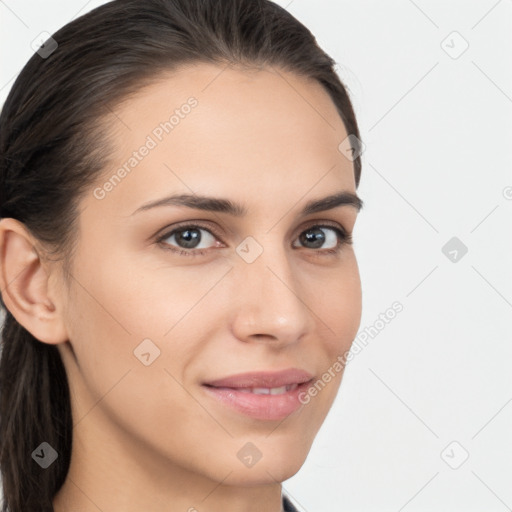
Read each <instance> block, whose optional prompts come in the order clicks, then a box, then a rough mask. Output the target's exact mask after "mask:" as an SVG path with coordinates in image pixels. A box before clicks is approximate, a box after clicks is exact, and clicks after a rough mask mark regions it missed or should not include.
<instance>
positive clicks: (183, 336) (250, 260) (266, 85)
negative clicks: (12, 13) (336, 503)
mask: <svg viewBox="0 0 512 512" xmlns="http://www.w3.org/2000/svg"><path fill="white" fill-rule="evenodd" d="M333 65H334V61H333V59H331V58H330V57H329V56H328V55H326V54H325V53H324V52H323V51H322V50H321V49H320V48H319V47H318V46H317V44H316V41H315V39H314V37H313V36H312V35H311V33H310V32H309V31H308V30H307V29H306V28H305V27H304V26H303V25H302V24H301V23H299V22H298V21H297V20H296V19H294V18H293V17H292V16H291V15H290V14H289V13H288V12H287V11H285V10H284V9H282V8H280V7H279V6H277V5H276V4H273V3H271V2H269V1H267V0H258V1H255V0H222V2H219V1H217V0H150V1H144V2H142V1H138V0H123V1H120V0H117V1H113V2H110V3H107V4H105V5H102V6H101V7H98V8H97V9H95V10H93V11H91V12H89V13H88V14H86V15H84V16H82V17H80V18H78V19H76V20H74V21H73V22H71V23H69V24H68V25H66V26H65V27H63V28H62V29H60V30H59V31H57V32H56V33H55V34H53V36H52V38H50V39H49V40H48V41H46V43H45V45H44V46H43V47H42V48H41V49H40V50H39V51H38V52H37V53H35V54H34V55H33V57H32V58H31V59H30V60H29V62H28V63H27V64H26V66H25V67H24V69H23V70H22V72H21V73H20V75H19V76H18V78H17V80H16V82H15V84H14V85H13V87H12V90H11V91H10V93H9V96H8V98H7V100H6V102H5V105H4V107H3V110H2V113H1V117H0V155H1V159H0V180H1V183H0V185H1V198H0V217H1V221H0V255H1V256H0V285H1V290H2V305H3V306H4V307H5V311H6V318H5V324H4V327H3V332H2V354H1V362H0V393H1V400H0V408H1V409H0V439H1V441H0V443H1V457H0V463H1V471H2V482H3V492H4V504H3V508H2V510H3V511H4V512H7V511H9V512H21V511H24V512H26V511H28V510H30V511H36V510H37V511H55V512H69V511H81V512H89V511H97V510H104V511H109V512H114V511H116V512H117V511H123V512H131V511H140V510H145V511H151V512H163V511H165V512H169V511H171V512H174V511H178V510H179V511H182V510H188V511H189V512H191V511H196V510H197V511H221V510H222V511H228V512H229V511H262V510H265V511H269V512H279V511H281V510H284V511H290V510H291V511H293V510H295V508H294V507H293V505H292V504H291V502H290V501H289V500H288V497H287V496H286V495H285V494H284V493H283V492H282V485H281V482H283V481H284V480H286V479H288V478H290V477H291V476H293V475H294V474H295V473H296V472H297V471H298V470H299V469H300V467H301V466H302V464H303V463H304V460H305V458H306V456H307V454H308V452H309V450H310V448H311V445H312V443H313V440H314V438H315V435H316V434H317V432H318V430H319V428H320V426H321V425H322V423H323V421H324V419H325V417H326V415H327V413H328V411H329V409H330V407H331V405H332V403H333V401H334V399H335V397H336V394H337V391H338V389H339V386H340V383H341V378H342V374H343V369H344V364H343V363H344V360H343V357H342V355H343V354H346V353H347V351H348V349H349V348H350V344H351V342H352V340H353V339H354V337H355V335H356V333H357V330H358V327H359V323H360V317H361V285H360V278H359V272H358V267H357V262H356V258H355V253H354V250H353V246H352V245H351V244H352V238H351V235H352V231H353V229H354V224H355V221H356V217H357V213H358V211H359V210H360V208H361V207H362V204H363V203H362V201H361V200H360V199H359V198H358V196H357V194H356V188H357V187H358V185H359V179H360V173H361V162H360V156H359V152H360V140H359V131H358V127H357V123H356V119H355V117H354V112H353V109H352V106H351V102H350V100H349V97H348V95H347V92H346V90H345V88H344V86H343V85H342V83H341V82H340V80H339V78H338V76H337V75H336V73H335V71H334V69H333Z"/></svg>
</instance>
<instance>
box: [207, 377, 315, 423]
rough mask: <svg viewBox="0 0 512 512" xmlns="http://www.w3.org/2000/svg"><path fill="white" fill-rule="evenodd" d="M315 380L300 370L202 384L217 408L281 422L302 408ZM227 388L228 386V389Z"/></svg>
mask: <svg viewBox="0 0 512 512" xmlns="http://www.w3.org/2000/svg"><path fill="white" fill-rule="evenodd" d="M313 381H314V377H312V376H311V374H309V373H307V372H304V371H302V370H297V369H292V370H288V371H285V372H277V373H261V372H259V373H249V374H243V375H237V376H233V377H229V378H226V379H218V380H216V381H213V382H206V383H203V384H202V388H203V389H204V390H205V392H206V394H207V395H208V396H209V397H210V398H213V399H214V400H215V401H216V403H217V404H220V405H222V406H224V407H227V408H229V409H230V410H234V411H236V412H239V413H241V414H243V415H245V416H249V417H252V418H254V419H259V420H267V421H272V420H282V419H284V418H286V417H287V416H289V415H290V414H292V413H293V412H295V411H296V410H297V409H299V408H300V407H301V405H303V403H302V402H301V401H300V395H301V393H303V392H305V391H306V390H307V389H308V387H309V386H310V385H311V383H312V382H313ZM228 384H229V385H228Z"/></svg>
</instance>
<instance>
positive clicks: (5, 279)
mask: <svg viewBox="0 0 512 512" xmlns="http://www.w3.org/2000/svg"><path fill="white" fill-rule="evenodd" d="M48 284H49V273H48V268H46V266H45V265H44V264H43V261H42V259H41V258H40V255H39V254H38V252H37V250H36V246H35V240H34V238H33V237H32V235H31V234H30V233H29V231H28V230H27V229H26V227H25V226H24V225H23V223H21V222H19V221H18V220H16V219H12V218H4V219H1V220H0V288H1V291H2V299H3V301H4V304H5V306H6V308H7V309H8V310H9V311H10V313H11V314H12V315H13V316H14V318H16V320H17V321H18V323H20V324H21V325H22V326H23V327H25V329H27V331H29V332H30V333H31V334H32V335H33V336H34V337H35V338H36V339H38V340H40V341H42V342H45V343H50V344H58V343H63V342H65V341H67V339H68V337H67V332H66V329H65V326H64V319H63V318H62V313H63V312H62V311H61V309H60V308H58V307H57V305H56V304H55V301H54V300H52V298H51V296H50V294H49V286H48Z"/></svg>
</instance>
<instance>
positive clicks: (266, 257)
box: [233, 234, 312, 343]
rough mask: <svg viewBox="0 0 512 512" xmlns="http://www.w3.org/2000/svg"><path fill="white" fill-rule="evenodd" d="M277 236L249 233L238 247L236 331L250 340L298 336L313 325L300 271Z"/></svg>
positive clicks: (290, 338)
mask: <svg viewBox="0 0 512 512" xmlns="http://www.w3.org/2000/svg"><path fill="white" fill-rule="evenodd" d="M277 238H278V237H277V236H275V235H274V236H272V234H270V235H267V236H260V237H259V240H256V239H255V238H253V237H247V238H246V239H245V240H244V241H243V242H242V243H241V244H240V245H239V246H238V247H237V250H236V252H237V255H238V256H237V258H236V259H235V269H234V277H235V279H236V283H237V284H236V285H235V286H236V287H237V290H238V292H237V294H236V296H237V304H236V315H235V319H234V323H233V328H234V330H235V334H236V335H237V337H239V338H240V339H245V340H248V339H250V337H251V336H255V335H258V336H257V337H258V339H261V337H262V336H266V337H270V338H271V339H272V340H279V341H281V342H283V343H290V342H293V341H296V340H298V339H299V338H300V337H301V336H302V335H303V334H304V333H305V332H306V331H307V330H308V329H310V328H311V326H312V318H311V313H310V311H309V309H308V307H307V306H306V304H305V303H306V300H305V297H301V291H300V288H301V287H300V275H298V274H297V273H296V272H294V269H293V266H292V265H291V262H290V259H289V258H290V253H289V251H287V250H286V248H285V247H283V245H282V244H281V243H279V242H278V241H277Z"/></svg>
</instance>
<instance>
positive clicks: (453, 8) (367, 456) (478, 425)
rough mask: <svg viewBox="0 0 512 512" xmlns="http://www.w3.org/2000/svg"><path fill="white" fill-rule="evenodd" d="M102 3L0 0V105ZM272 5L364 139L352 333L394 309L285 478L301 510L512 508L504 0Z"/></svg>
mask: <svg viewBox="0 0 512 512" xmlns="http://www.w3.org/2000/svg"><path fill="white" fill-rule="evenodd" d="M102 3H104V2H98V1H91V2H88V3H86V2H85V1H84V0H72V1H71V0H68V1H66V2H63V1H61V2H57V1H54V0H53V1H49V0H47V1H45V2H36V1H16V2H15V1H14V0H3V1H2V2H0V16H1V30H0V48H1V68H0V70H1V71H0V73H1V74H0V89H1V90H0V104H1V103H3V101H4V100H5V97H6V95H7V93H8V90H9V89H10V87H11V86H12V83H13V80H14V77H15V76H16V75H17V73H18V72H19V71H20V69H21V68H22V67H23V65H24V64H25V62H26V61H27V60H28V58H29V57H30V56H31V54H32V52H33V50H32V49H31V46H30V44H31V41H32V40H33V39H35V38H36V37H37V36H38V35H39V34H40V33H41V32H42V31H46V32H49V33H53V32H55V31H56V30H57V29H58V28H60V27H61V26H62V25H64V24H66V23H67V22H68V21H70V20H71V19H72V18H74V17H76V16H77V15H80V14H83V13H85V12H87V11H88V10H90V9H92V8H93V7H96V6H97V5H100V4H102ZM278 3H279V4H280V5H282V6H283V7H285V8H287V9H288V10H289V11H290V12H291V13H292V14H293V15H294V16H295V17H297V18H298V19H299V20H300V21H302V22H303V23H304V24H305V25H306V26H307V27H308V28H309V29H310V30H311V31H312V32H313V34H314V35H315V36H316V37H317V40H318V42H319V43H320V45H321V46H322V47H323V48H324V49H325V50H326V51H327V52H328V53H329V54H331V55H332V56H333V58H334V59H335V60H336V61H337V62H338V70H339V73H340V76H341V78H342V79H343V80H344V82H345V83H346V84H347V86H348V88H349V90H350V93H351V98H352V100H353V103H354V107H355V109H356V115H357V117H358V121H359V124H360V129H361V136H362V140H363V142H364V143H365V144H366V149H365V152H364V154H363V171H362V178H361V184H360V187H359V189H358V194H359V195H360V196H361V197H362V198H363V200H364V201H365V207H364V208H363V210H362V211H361V213H360V214H359V218H358V221H357V223H356V229H355V233H354V244H355V250H356V254H357V257H358V261H359V267H360V272H361V279H362V286H363V317H362V321H361V328H360V333H362V332H363V331H365V329H366V328H369V327H370V326H374V324H375V322H376V320H377V319H378V318H379V314H380V313H384V312H385V311H386V310H388V308H390V307H391V305H392V303H393V302H395V301H399V302H400V303H401V304H402V305H403V308H404V309H403V311H402V312H401V313H399V314H397V315H396V317H395V319H394V320H392V321H391V322H390V323H388V324H387V325H385V327H384V328H381V329H379V330H378V331H379V332H378V333H377V335H373V337H369V341H368V343H367V345H366V346H363V348H362V350H360V351H359V352H358V353H357V355H355V357H354V359H353V360H352V361H351V362H350V363H349V365H348V367H347V370H346V372H345V376H344V379H343V383H342V386H341V389H340V393H339V395H338V397H337V400H336V402H335V404H334V406H333V408H332V410H331V412H330V413H329V415H328V417H327V419H326V422H325V423H324V425H323V427H322V429H321V430H320V432H319V434H318V436H317V438H316V440H315V443H314V444H313V447H312V449H311V452H310V454H309V456H308V458H307V460H306V462H305V464H304V466H303V467H302V469H301V470H300V471H299V472H298V473H297V475H295V476H294V477H293V478H291V479H290V480H288V481H286V482H284V484H283V487H284V489H285V491H286V492H288V494H290V495H291V496H292V497H293V498H294V502H295V503H296V504H297V505H298V506H299V508H300V509H302V510H304V511H308V512H324V511H327V510H336V511H359V510H361V511H363V510H364V511H365V512H373V511H375V512H377V511H378V512H382V511H396V512H401V511H406V512H413V511H415V512H420V511H440V510H443V511H452V512H456V511H464V512H470V511H478V512H482V511H484V510H485V511H486V512H493V511H496V512H501V511H505V510H512V486H511V482H512V372H511V369H510V368H511V363H512V335H511V334H512V332H511V331H512V329H511V319H512V170H511V161H512V158H511V156H512V68H511V65H510V62H512V60H511V49H512V23H511V19H512V16H511V15H512V1H511V0H500V1H496V0H482V1H478V2H476V1H472V2H468V1H467V0H466V1H464V0H457V1H455V0H450V1H441V0H438V1H430V2H427V1H426V0H417V1H412V0H393V1H386V2H382V1H381V2H379V1H377V0H373V1H367V0H365V1H362V0H359V1H357V2H356V1H348V0H336V1H335V0H330V1H329V0H315V1H314V2H313V1H312V0H293V1H291V2H290V1H289V0H282V1H279V2H278ZM454 31H456V32H458V33H459V35H456V34H455V35H454V34H452V32H454ZM462 38H463V39H464V40H465V41H467V44H469V47H468V48H467V50H466V51H464V53H462V54H461V55H460V56H457V55H458V53H459V52H460V51H461V50H462V49H463V47H464V46H463V45H464V41H463V39H462ZM443 41H444V42H443ZM449 53H451V56H450V54H449ZM455 56H456V57H457V58H454V57H455ZM507 187H508V188H507ZM452 237H457V238H458V239H459V240H460V241H462V242H463V243H464V244H465V246H466V247H467V248H468V252H467V254H465V255H464V256H462V257H460V252H459V253H458V255H457V257H458V260H457V261H456V262H453V261H451V260H450V259H449V258H448V257H447V256H445V254H444V253H443V252H442V247H443V246H444V245H445V244H446V243H447V242H448V241H449V240H450V239H451V238H452ZM453 254H454V253H452V255H453ZM377 325H380V324H377ZM453 441H456V442H457V444H452V445H450V443H452V442H453ZM448 445H450V446H449V448H448V449H447V450H446V452H444V453H445V455H444V457H443V456H442V455H441V454H442V452H443V450H445V448H446V447H447V446H448ZM466 452H467V454H469V458H467V460H466V461H465V462H464V463H463V464H462V465H461V466H460V467H458V469H453V468H452V467H450V465H449V464H448V463H450V464H451V465H452V466H456V465H458V464H459V463H460V461H461V460H462V458H463V456H464V454H465V453H466ZM148 512H149V511H148Z"/></svg>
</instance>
